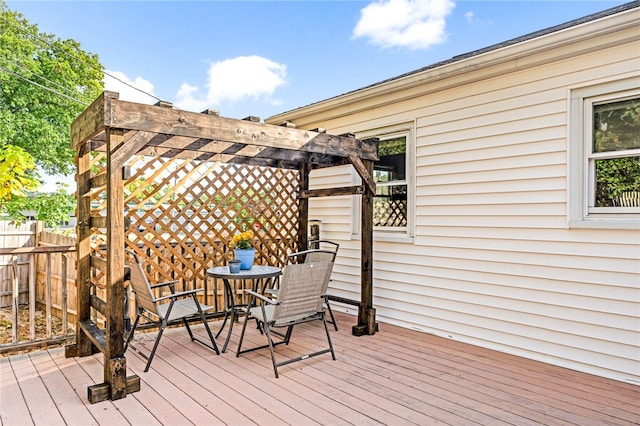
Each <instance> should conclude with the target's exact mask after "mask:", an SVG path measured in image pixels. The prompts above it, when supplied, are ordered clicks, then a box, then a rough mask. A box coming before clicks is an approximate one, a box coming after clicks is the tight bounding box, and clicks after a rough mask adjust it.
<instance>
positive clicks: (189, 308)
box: [124, 254, 220, 372]
mask: <svg viewBox="0 0 640 426" xmlns="http://www.w3.org/2000/svg"><path fill="white" fill-rule="evenodd" d="M132 256H133V257H134V258H135V262H132V261H130V260H127V261H126V264H127V266H129V268H131V272H130V273H131V279H130V283H131V290H132V291H133V292H134V293H135V298H136V305H137V310H138V313H137V315H136V319H135V321H134V323H133V326H132V327H131V331H130V332H129V334H128V336H127V338H126V342H125V347H124V350H125V351H126V350H127V348H128V347H129V343H130V342H131V339H132V338H133V334H134V332H135V330H136V327H137V326H138V325H139V323H140V318H142V317H144V318H145V319H146V320H147V321H149V322H150V323H152V324H155V325H156V326H157V327H158V328H159V331H158V335H157V337H156V340H155V343H154V344H153V349H152V350H151V353H150V354H149V355H147V354H145V353H143V352H141V351H140V350H139V349H138V348H136V347H135V346H133V345H132V346H131V348H132V349H133V350H135V351H136V352H137V353H139V354H140V355H141V356H142V357H143V358H144V359H146V360H147V365H146V367H145V369H144V371H145V372H147V371H148V370H149V367H150V366H151V361H152V360H153V357H154V356H155V353H156V349H157V348H158V344H159V343H160V338H162V333H163V332H164V330H165V328H166V327H167V325H168V324H169V323H170V322H172V321H175V320H182V322H183V323H184V325H185V327H186V329H187V331H188V332H189V337H190V338H191V340H192V341H196V342H198V343H201V344H203V345H204V346H206V347H208V348H211V349H213V350H214V351H215V352H216V354H218V355H219V354H220V351H219V350H218V346H217V345H216V341H215V339H214V337H213V334H212V333H211V329H210V328H209V324H208V323H207V319H206V317H205V315H204V311H206V310H209V309H211V308H212V307H211V306H207V305H201V304H200V302H198V298H197V297H196V293H198V292H200V291H202V290H203V289H202V288H196V289H193V290H187V291H180V292H176V291H175V284H176V283H177V282H178V281H177V280H176V281H169V282H164V283H159V284H154V285H151V284H149V281H148V280H147V276H146V275H145V273H144V269H143V267H142V263H140V260H139V259H138V256H137V255H135V254H132ZM158 288H168V289H169V291H170V293H169V294H167V295H164V296H160V297H155V296H154V294H153V289H158ZM193 318H200V319H201V320H202V323H203V324H204V327H205V329H206V330H207V334H208V335H209V339H210V340H211V344H209V343H208V342H205V341H203V340H200V339H198V338H197V337H195V335H194V334H193V332H192V331H191V327H189V319H193Z"/></svg>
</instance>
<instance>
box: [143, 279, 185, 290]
mask: <svg viewBox="0 0 640 426" xmlns="http://www.w3.org/2000/svg"><path fill="white" fill-rule="evenodd" d="M178 281H179V280H175V281H167V282H166V283H158V284H152V285H150V286H149V287H151V288H152V289H154V288H159V287H166V286H173V285H175V284H176V283H177V282H178Z"/></svg>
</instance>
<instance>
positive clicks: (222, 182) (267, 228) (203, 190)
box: [125, 156, 299, 288]
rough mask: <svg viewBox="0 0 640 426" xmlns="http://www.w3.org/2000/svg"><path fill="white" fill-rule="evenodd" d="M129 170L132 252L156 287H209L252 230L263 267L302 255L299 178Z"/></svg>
mask: <svg viewBox="0 0 640 426" xmlns="http://www.w3.org/2000/svg"><path fill="white" fill-rule="evenodd" d="M128 165H129V166H130V168H131V171H132V173H131V178H130V179H129V180H128V181H127V182H126V185H125V217H127V218H128V219H129V220H130V224H131V225H130V227H129V228H128V229H127V230H126V235H125V237H126V244H127V248H128V249H129V250H132V251H134V252H136V253H138V254H139V255H140V257H141V258H142V259H144V260H145V266H146V270H147V273H148V275H149V279H150V280H151V281H152V282H161V281H169V280H180V281H181V282H182V283H183V285H184V287H186V288H194V287H203V283H204V282H205V281H206V269H207V268H210V267H212V266H219V265H223V264H225V261H226V260H227V259H229V258H230V257H231V256H232V255H231V253H230V250H229V249H228V246H227V244H228V241H229V240H230V239H231V237H232V236H233V235H234V234H235V233H237V232H241V231H243V230H246V229H251V230H253V231H254V235H255V239H254V242H253V245H254V247H255V248H256V262H257V263H259V264H270V265H278V266H283V265H284V264H285V262H286V256H287V254H288V253H291V252H293V251H295V250H296V249H297V235H298V228H297V226H298V202H297V199H296V193H297V188H298V182H299V177H298V172H297V171H292V170H283V169H275V168H270V167H261V166H244V165H242V166H239V165H232V164H225V163H219V162H213V161H210V162H208V161H199V160H195V159H191V160H185V159H175V158H174V159H167V158H164V157H160V156H157V157H149V156H146V157H142V156H138V157H135V158H132V159H131V161H129V164H128Z"/></svg>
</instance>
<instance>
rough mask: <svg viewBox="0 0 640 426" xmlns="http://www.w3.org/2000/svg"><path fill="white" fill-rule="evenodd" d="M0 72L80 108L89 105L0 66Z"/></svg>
mask: <svg viewBox="0 0 640 426" xmlns="http://www.w3.org/2000/svg"><path fill="white" fill-rule="evenodd" d="M0 71H4V72H6V73H7V74H10V75H12V76H14V77H17V78H19V79H22V80H24V81H27V82H29V83H31V84H34V85H36V86H38V87H40V88H42V89H44V90H46V91H48V92H51V93H55V94H56V95H58V96H62V97H63V98H65V99H68V100H70V101H72V102H76V103H78V104H80V105H82V106H85V107H87V106H89V104H88V103H86V102H83V101H81V100H79V99H75V98H72V97H71V96H69V95H67V94H65V93H62V92H58V91H57V90H53V89H51V88H50V87H47V86H43V85H42V84H40V83H37V82H35V81H33V80H29V79H28V78H26V77H23V76H21V75H20V74H17V73H15V72H13V71H11V70H8V69H6V68H5V67H3V66H0Z"/></svg>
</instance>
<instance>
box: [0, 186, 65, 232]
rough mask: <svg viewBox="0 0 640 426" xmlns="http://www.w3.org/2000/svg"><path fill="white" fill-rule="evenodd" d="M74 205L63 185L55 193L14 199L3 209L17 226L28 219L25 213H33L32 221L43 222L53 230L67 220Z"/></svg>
mask: <svg viewBox="0 0 640 426" xmlns="http://www.w3.org/2000/svg"><path fill="white" fill-rule="evenodd" d="M75 205H76V201H75V198H74V196H73V195H71V194H68V193H67V191H66V189H65V185H59V187H58V191H57V192H55V193H50V194H37V196H36V195H35V194H30V195H29V196H24V197H14V198H12V199H11V201H9V202H7V203H5V204H4V205H3V209H4V211H5V212H6V213H7V216H8V218H9V219H10V220H11V221H13V222H15V223H17V224H18V225H19V224H22V223H24V222H25V221H26V220H28V219H30V218H29V217H27V216H25V212H33V215H34V219H36V220H42V221H44V223H45V226H46V227H48V228H55V227H57V226H58V225H59V224H60V223H61V222H64V221H66V220H69V215H71V214H72V213H73V211H74V208H75Z"/></svg>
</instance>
